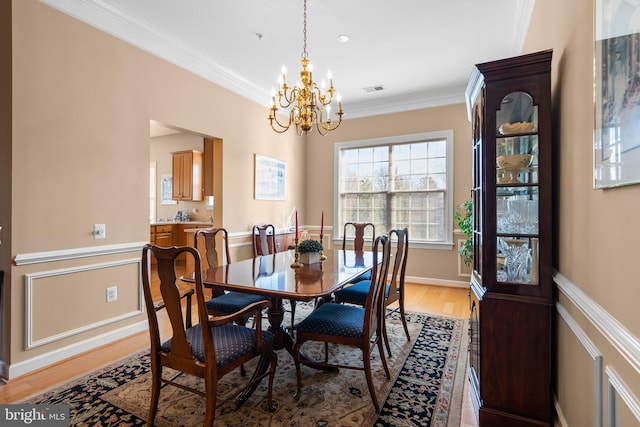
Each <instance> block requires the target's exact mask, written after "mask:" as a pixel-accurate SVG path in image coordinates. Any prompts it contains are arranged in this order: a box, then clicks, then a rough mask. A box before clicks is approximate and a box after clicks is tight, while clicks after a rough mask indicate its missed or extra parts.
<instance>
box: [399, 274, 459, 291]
mask: <svg viewBox="0 0 640 427" xmlns="http://www.w3.org/2000/svg"><path fill="white" fill-rule="evenodd" d="M405 282H409V283H417V284H419V285H435V286H446V287H449V288H462V289H469V282H468V281H466V282H463V281H459V280H447V279H435V278H433V277H418V276H406V277H405Z"/></svg>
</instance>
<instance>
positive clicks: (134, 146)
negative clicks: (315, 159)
mask: <svg viewBox="0 0 640 427" xmlns="http://www.w3.org/2000/svg"><path fill="white" fill-rule="evenodd" d="M6 3H7V2H3V6H2V8H3V10H4V9H6V8H7V4H6ZM9 3H10V5H11V7H12V8H13V11H12V14H10V13H9V14H5V13H3V14H2V16H3V18H4V17H6V16H12V24H13V33H12V45H11V52H12V58H13V67H14V68H13V69H14V70H17V71H16V72H15V73H14V75H13V81H12V83H8V82H11V79H10V78H8V74H7V73H8V71H9V70H7V68H6V67H5V62H4V61H3V62H2V68H1V69H0V70H1V71H0V72H1V73H2V74H1V75H0V77H2V79H1V80H0V81H1V82H2V83H1V84H2V86H0V87H2V91H3V93H4V92H6V89H7V85H8V84H10V89H11V90H12V92H13V94H12V99H13V116H11V109H9V108H7V105H6V104H5V100H6V99H7V97H5V96H3V97H0V99H2V101H0V102H2V104H0V113H2V123H3V124H4V123H7V124H8V123H10V124H11V126H12V127H13V135H12V137H11V141H12V144H5V143H3V144H2V147H3V148H2V150H3V151H2V154H3V155H2V156H0V159H2V160H0V161H1V162H3V166H6V165H10V164H11V162H13V164H14V165H19V166H18V167H15V168H13V170H12V172H9V171H11V169H10V168H9V167H2V168H0V169H1V170H2V172H0V173H2V174H5V173H11V175H10V179H8V180H5V179H3V180H2V183H6V182H11V183H12V186H11V188H6V187H5V186H4V185H2V187H0V191H1V192H2V193H1V194H2V196H3V198H2V200H3V202H2V209H1V210H0V220H2V221H3V222H4V221H7V222H6V223H4V224H2V225H3V226H6V229H5V231H4V234H5V235H8V234H9V233H10V235H11V236H12V239H11V241H10V244H11V246H10V248H9V247H8V246H5V245H4V244H3V246H2V247H0V250H1V251H2V253H3V254H4V255H3V258H2V263H3V264H2V265H3V266H8V265H9V260H10V259H12V258H14V257H18V258H19V259H20V258H25V257H27V258H28V257H29V256H33V255H34V254H36V255H37V254H40V253H45V254H47V255H50V254H52V253H53V254H55V255H60V254H61V253H65V254H66V253H67V252H68V253H71V254H72V256H75V257H76V258H73V259H63V260H59V261H51V262H44V261H42V260H40V261H38V262H37V263H35V264H22V265H17V266H12V267H11V269H10V275H9V277H8V278H7V279H8V283H7V284H6V286H5V293H4V295H3V299H2V301H3V306H4V313H5V316H9V321H6V322H3V323H2V325H3V333H4V338H5V341H6V343H5V345H3V347H2V350H1V355H0V358H1V360H2V374H3V375H5V376H8V375H13V376H15V374H16V373H18V374H19V373H23V372H26V371H28V370H30V369H33V368H35V367H38V366H40V365H39V364H43V363H46V362H48V363H51V362H52V361H55V360H57V359H59V358H62V357H67V356H68V355H70V354H69V351H72V350H69V349H73V348H75V349H76V350H77V349H80V350H81V349H82V348H86V347H89V346H91V345H96V344H100V343H102V342H103V341H105V340H107V341H108V340H109V339H113V338H115V337H117V336H119V335H118V334H120V335H122V334H126V333H131V332H132V331H135V330H136V328H140V327H144V326H145V323H146V318H145V317H144V316H143V315H142V314H138V315H133V316H132V317H129V318H126V319H124V320H118V319H117V316H118V315H119V314H118V313H116V314H114V305H113V303H112V304H111V305H109V304H106V303H105V297H104V290H105V288H106V287H108V286H112V285H114V284H117V285H118V286H119V293H120V292H124V295H127V294H135V293H131V291H132V289H137V287H138V286H139V277H138V275H137V274H136V273H135V272H134V273H131V268H130V266H129V265H128V264H124V265H123V266H119V265H118V263H120V262H124V261H127V260H129V259H137V258H139V250H138V249H131V247H133V248H135V247H136V244H137V243H140V242H146V241H148V239H149V223H148V217H149V215H148V191H149V187H148V181H149V178H148V176H149V175H148V168H149V160H150V154H149V153H150V150H149V120H150V119H154V120H158V121H160V122H162V123H167V124H172V125H175V126H177V127H179V128H182V129H188V130H191V131H193V132H196V133H199V134H203V135H211V136H215V137H218V138H221V139H223V141H224V149H223V152H224V157H223V163H224V165H233V167H224V177H223V187H224V188H223V194H228V195H233V203H226V204H225V205H224V211H223V212H222V216H223V217H224V225H225V226H226V227H227V228H228V229H229V230H230V231H231V232H246V231H248V230H249V227H250V225H251V224H253V223H257V222H264V221H266V220H269V219H270V218H281V217H282V216H283V213H284V212H286V213H288V212H289V211H290V210H291V207H292V206H293V205H294V204H296V202H297V201H299V200H302V197H303V191H302V190H303V187H302V186H303V183H304V168H303V167H302V161H303V154H304V151H303V147H304V146H303V145H302V143H301V141H300V140H299V139H298V138H297V137H295V135H293V134H285V135H278V134H275V133H274V132H273V131H271V130H270V129H269V128H268V126H265V124H266V123H267V120H266V117H267V114H268V111H267V108H266V102H265V106H262V105H258V104H256V103H254V102H251V101H249V100H247V99H245V98H242V97H239V96H237V95H235V94H232V93H231V92H229V91H227V90H225V89H222V88H220V87H219V86H216V85H214V84H212V83H210V82H208V81H205V80H204V79H202V78H200V77H197V76H195V75H193V74H191V73H189V72H187V71H185V70H183V69H181V68H179V67H176V66H174V65H171V64H169V63H167V62H165V61H163V60H161V59H159V58H156V57H154V56H152V55H150V54H148V53H146V52H144V51H141V50H140V49H137V48H134V47H132V46H130V45H128V44H127V43H125V42H122V41H120V40H117V39H115V38H113V37H112V36H109V35H107V34H106V33H103V32H101V31H98V30H96V29H94V28H92V27H89V26H87V25H85V24H83V23H80V22H79V21H76V20H74V19H72V18H70V17H68V16H66V15H64V14H62V13H59V12H57V11H55V10H54V9H52V8H50V7H48V6H46V5H44V4H42V3H40V2H39V1H37V0H13V1H11V2H9ZM1 28H2V30H0V31H1V33H2V38H1V39H0V40H2V41H6V40H7V33H6V28H7V26H4V25H3V26H1ZM6 50H7V49H5V48H3V51H6ZM5 57H11V56H8V55H5ZM9 99H11V98H9ZM235 113H240V114H242V120H241V122H242V125H241V126H238V122H239V120H238V118H237V117H236V116H235V115H234V114H235ZM6 129H7V128H6V127H5V126H3V127H2V135H3V136H4V137H7V136H8V135H9V134H10V131H9V130H6ZM7 140H9V139H7ZM11 149H13V153H12V154H11V155H9V153H10V150H11ZM254 153H260V154H263V155H266V156H270V157H274V158H278V159H281V160H284V161H286V162H287V166H288V176H289V180H288V188H287V194H288V199H287V201H285V202H264V201H256V200H254V199H253V156H254ZM5 154H7V155H6V156H5ZM5 162H6V165H4V163H5ZM11 190H13V192H12V193H11ZM5 195H6V196H7V198H6V199H5V198H4V196H5ZM9 197H11V198H10V200H11V204H10V205H9V204H8V203H6V201H8V200H9ZM297 204H298V205H301V203H299V202H298V203H297ZM8 209H11V215H12V221H11V222H9V221H8V215H7V213H8ZM96 223H102V224H106V227H107V232H106V236H107V238H106V239H105V240H94V239H93V236H92V229H93V224H96ZM112 245H113V246H116V247H122V246H124V247H127V248H129V250H128V251H125V252H123V253H114V254H111V253H109V250H106V249H105V248H109V247H110V246H112ZM95 248H98V249H102V250H106V252H107V253H106V254H102V255H87V251H88V250H93V249H95ZM78 254H80V255H78ZM94 265H99V266H100V267H101V268H99V269H96V270H95V271H94V272H93V273H92V274H91V275H90V277H91V283H85V281H84V276H83V275H82V274H80V272H81V271H83V270H84V269H86V268H87V267H88V266H94ZM57 270H64V271H65V277H66V278H67V280H66V282H65V286H64V290H62V289H61V290H62V292H60V293H55V292H54V293H50V292H49V290H48V289H47V293H44V289H45V288H46V287H47V286H54V287H55V286H57V283H59V280H57V279H54V278H53V276H50V274H51V272H55V271H57ZM92 271H93V270H92ZM134 271H135V270H134ZM25 274H32V275H36V276H39V275H42V276H43V278H39V279H38V280H37V281H34V283H37V284H38V286H34V292H36V295H33V296H32V297H33V298H34V301H33V302H34V303H37V301H36V299H38V298H43V297H44V296H45V295H47V296H51V298H52V300H51V301H50V304H51V305H54V306H55V305H63V306H68V307H69V310H68V311H67V312H65V316H69V317H79V318H80V320H78V321H76V322H75V323H74V324H79V325H81V326H82V327H87V328H88V329H87V330H86V331H84V332H80V333H77V334H73V335H71V336H69V337H63V338H61V339H58V340H56V341H54V342H52V343H50V344H47V345H42V346H40V347H36V348H33V349H31V350H28V351H27V350H25V339H24V327H25V325H29V324H32V323H33V324H36V323H37V322H41V319H42V318H43V317H46V316H47V313H40V312H38V313H33V318H31V319H29V318H26V315H25V309H24V307H25V293H24V288H25V284H24V282H25ZM114 276H116V277H118V279H117V281H118V282H119V283H114V279H112V278H113V277H114ZM48 277H51V278H50V279H48ZM85 287H90V288H92V291H90V292H85V291H86V289H84V288H85ZM74 289H75V290H77V291H78V293H81V294H82V295H83V298H82V301H80V302H81V304H83V305H85V306H90V307H93V309H94V312H95V313H102V320H103V321H105V322H108V321H110V320H114V319H115V320H116V321H115V322H114V323H111V324H101V323H100V322H95V323H98V325H97V326H95V325H93V324H87V323H88V321H83V320H82V319H81V317H82V313H81V310H79V308H78V307H75V306H76V305H78V304H77V297H76V295H77V294H74ZM39 290H43V291H42V292H43V293H41V294H37V292H39ZM71 301H73V303H70V302H71ZM118 302H120V301H118ZM116 305H119V304H116ZM9 307H11V309H12V311H11V312H10V313H9ZM56 317H60V316H54V317H51V318H48V319H47V321H48V322H51V323H52V325H51V328H52V330H57V329H56V323H60V325H68V324H69V323H68V322H67V320H60V321H59V320H58V319H57V318H56ZM92 326H95V327H93V328H91V327H92ZM74 346H75V347H74ZM83 346H84V347H83ZM40 355H46V356H47V357H46V358H45V359H43V360H39V359H37V356H40ZM9 366H11V370H12V372H13V374H10V373H9Z"/></svg>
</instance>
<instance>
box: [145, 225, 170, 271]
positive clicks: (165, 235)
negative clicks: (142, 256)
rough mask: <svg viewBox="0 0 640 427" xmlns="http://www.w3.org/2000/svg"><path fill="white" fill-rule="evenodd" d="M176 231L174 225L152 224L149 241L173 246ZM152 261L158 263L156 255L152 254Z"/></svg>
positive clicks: (159, 244)
mask: <svg viewBox="0 0 640 427" xmlns="http://www.w3.org/2000/svg"><path fill="white" fill-rule="evenodd" d="M174 231H175V230H174V226H173V225H152V226H150V229H149V242H150V243H151V244H154V245H158V246H164V247H168V246H173V245H174V237H173V235H174ZM151 263H152V264H155V263H156V261H155V257H153V256H151Z"/></svg>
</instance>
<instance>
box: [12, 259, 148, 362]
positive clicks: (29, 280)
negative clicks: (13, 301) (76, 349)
mask: <svg viewBox="0 0 640 427" xmlns="http://www.w3.org/2000/svg"><path fill="white" fill-rule="evenodd" d="M129 264H137V266H138V274H137V276H138V309H137V310H134V311H130V312H128V313H124V314H121V315H119V316H116V317H111V318H108V319H104V320H101V321H99V322H95V323H92V324H88V325H84V326H81V327H79V328H76V329H72V330H68V331H65V332H62V333H59V334H56V335H52V336H49V337H46V338H42V339H39V340H36V341H34V340H33V330H32V328H33V317H32V315H33V309H32V295H33V280H34V279H41V278H44V277H53V276H60V275H65V274H73V273H80V272H84V271H92V270H100V269H104V268H112V267H121V266H123V265H129ZM24 282H25V283H24V285H25V298H24V299H25V319H24V324H25V350H29V349H31V348H35V347H39V346H41V345H45V344H50V343H52V342H55V341H59V340H61V339H64V338H69V337H72V336H74V335H78V334H80V333H82V332H86V331H90V330H92V329H96V328H100V327H102V326H106V325H110V324H113V323H116V322H120V321H122V320H125V319H129V318H131V317H135V316H138V315H140V314H143V313H144V302H143V294H142V258H132V259H126V260H120V261H114V262H107V263H102V264H92V265H83V266H79V267H72V268H64V269H59V270H50V271H42V272H38V273H30V274H25V275H24Z"/></svg>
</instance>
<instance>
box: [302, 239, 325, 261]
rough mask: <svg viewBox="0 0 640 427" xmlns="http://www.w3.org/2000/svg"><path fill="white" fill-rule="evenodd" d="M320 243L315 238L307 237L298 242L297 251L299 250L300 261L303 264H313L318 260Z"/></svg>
mask: <svg viewBox="0 0 640 427" xmlns="http://www.w3.org/2000/svg"><path fill="white" fill-rule="evenodd" d="M322 250H323V248H322V243H320V242H319V241H317V240H312V239H307V240H303V241H302V242H300V243H299V244H298V252H300V261H301V262H302V263H304V264H314V263H316V262H319V261H320V252H322Z"/></svg>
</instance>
